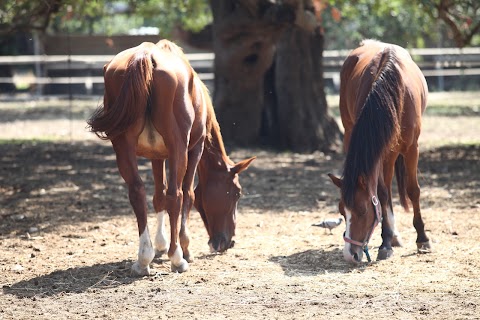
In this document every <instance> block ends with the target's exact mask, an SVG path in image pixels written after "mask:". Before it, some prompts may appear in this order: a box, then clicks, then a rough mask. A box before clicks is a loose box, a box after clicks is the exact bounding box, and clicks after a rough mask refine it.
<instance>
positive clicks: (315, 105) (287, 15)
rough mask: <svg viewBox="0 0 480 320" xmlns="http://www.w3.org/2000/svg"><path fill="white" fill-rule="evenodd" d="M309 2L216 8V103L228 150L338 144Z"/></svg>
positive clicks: (255, 1)
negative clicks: (261, 145) (234, 147)
mask: <svg viewBox="0 0 480 320" xmlns="http://www.w3.org/2000/svg"><path fill="white" fill-rule="evenodd" d="M304 3H308V1H307V0H305V1H302V0H298V1H293V0H291V1H282V2H280V1H279V2H273V1H270V0H236V1H229V0H211V1H210V5H211V8H212V13H213V18H214V21H213V28H212V30H213V49H214V52H215V63H214V72H215V92H214V95H213V102H214V106H215V109H216V113H217V117H218V119H219V122H220V125H221V128H222V135H223V137H224V139H225V141H226V142H227V143H231V144H235V145H239V146H252V145H258V144H259V143H260V142H265V143H267V144H269V145H271V146H276V147H280V148H288V149H291V150H295V151H313V150H329V149H331V148H332V146H335V145H337V144H339V139H338V138H339V137H340V131H339V129H338V126H337V125H336V123H335V121H334V120H333V119H332V118H331V117H329V116H328V113H327V103H326V99H325V93H324V90H323V73H322V52H323V35H322V34H321V33H320V31H319V27H318V26H317V27H316V28H310V29H305V28H304V26H308V25H311V20H312V19H311V17H312V16H313V17H314V15H311V14H310V15H307V14H305V15H303V12H306V11H305V10H304ZM310 13H311V12H310ZM299 15H302V16H301V17H300V16H299ZM315 22H316V21H315ZM299 26H303V27H302V28H300V27H299ZM274 61H275V62H274ZM272 66H273V67H272Z"/></svg>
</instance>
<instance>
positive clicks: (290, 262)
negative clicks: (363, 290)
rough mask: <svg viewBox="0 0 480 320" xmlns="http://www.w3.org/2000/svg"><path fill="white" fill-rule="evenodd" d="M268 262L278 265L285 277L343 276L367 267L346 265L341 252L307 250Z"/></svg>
mask: <svg viewBox="0 0 480 320" xmlns="http://www.w3.org/2000/svg"><path fill="white" fill-rule="evenodd" d="M269 261H270V262H274V263H278V264H279V265H280V266H281V267H282V269H283V272H284V273H285V275H286V276H289V277H294V276H316V275H319V274H327V273H340V274H345V273H349V272H352V271H353V270H355V271H361V272H363V271H364V270H365V268H366V267H367V266H368V264H366V263H362V264H360V265H358V266H353V265H349V264H347V263H346V262H345V261H344V260H343V253H342V250H340V249H338V248H336V249H333V250H324V249H318V250H313V249H310V250H307V251H302V252H297V253H294V254H292V255H289V256H276V257H272V258H270V259H269Z"/></svg>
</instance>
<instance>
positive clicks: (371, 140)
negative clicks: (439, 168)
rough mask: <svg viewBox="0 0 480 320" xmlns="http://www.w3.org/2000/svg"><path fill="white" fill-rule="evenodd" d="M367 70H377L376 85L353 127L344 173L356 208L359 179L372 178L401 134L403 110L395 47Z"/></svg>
mask: <svg viewBox="0 0 480 320" xmlns="http://www.w3.org/2000/svg"><path fill="white" fill-rule="evenodd" d="M379 55H380V56H379V59H374V60H372V62H371V65H370V66H369V67H368V68H369V69H370V70H376V71H374V74H373V75H372V76H373V82H372V86H371V89H370V92H369V93H368V95H367V97H366V99H365V102H364V104H363V107H362V109H361V111H360V114H359V116H358V119H357V121H356V123H355V125H354V127H353V130H352V134H351V138H350V144H349V147H348V151H347V157H346V159H345V166H344V171H343V177H344V183H343V186H342V196H343V199H344V200H345V204H346V205H347V206H353V203H354V195H355V189H356V187H357V181H358V178H359V177H360V176H364V177H367V176H370V175H371V174H372V171H373V169H374V167H375V165H376V163H377V162H378V161H380V160H381V158H382V156H383V154H384V153H385V152H386V151H387V150H389V149H390V148H391V147H392V146H393V145H394V144H395V143H398V137H399V134H400V121H399V117H400V114H401V113H402V110H403V91H402V90H403V89H402V88H403V83H402V77H401V74H400V71H399V70H398V68H397V64H399V63H400V62H399V61H398V58H397V57H396V55H395V52H394V51H393V49H392V48H390V47H386V48H385V50H383V51H382V52H380V53H379Z"/></svg>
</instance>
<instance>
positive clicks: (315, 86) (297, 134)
mask: <svg viewBox="0 0 480 320" xmlns="http://www.w3.org/2000/svg"><path fill="white" fill-rule="evenodd" d="M323 43H324V37H323V34H322V33H321V32H320V28H316V29H315V30H314V31H313V32H307V31H305V30H303V29H301V28H298V27H292V28H289V29H288V30H286V31H285V32H284V33H283V35H282V37H281V39H280V41H279V42H278V43H277V51H276V56H275V62H274V66H273V73H274V76H273V77H271V80H272V81H273V84H271V85H270V86H269V87H270V88H273V89H274V90H273V93H274V94H275V99H274V103H273V104H269V105H267V106H266V108H267V110H268V111H267V112H265V113H264V115H265V116H266V117H267V118H266V119H264V124H265V125H268V128H267V129H266V130H265V129H264V130H263V132H264V134H266V135H267V138H268V141H269V144H273V145H276V146H277V147H279V148H286V149H290V150H295V151H304V152H305V151H307V152H308V151H314V150H322V151H326V150H329V149H337V147H338V146H339V145H340V140H341V134H340V130H339V128H338V125H337V123H336V122H335V120H334V119H333V118H332V117H331V116H330V115H329V114H328V106H327V100H326V97H325V91H324V80H323V63H322V60H323V59H322V57H323ZM267 94H268V92H267ZM269 118H271V119H269Z"/></svg>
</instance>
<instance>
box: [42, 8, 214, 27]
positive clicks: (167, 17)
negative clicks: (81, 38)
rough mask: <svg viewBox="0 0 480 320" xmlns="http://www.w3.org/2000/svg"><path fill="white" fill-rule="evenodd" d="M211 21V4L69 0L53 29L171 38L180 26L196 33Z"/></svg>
mask: <svg viewBox="0 0 480 320" xmlns="http://www.w3.org/2000/svg"><path fill="white" fill-rule="evenodd" d="M211 20H212V17H211V12H210V7H209V3H208V1H207V0H183V1H174V0H129V1H123V2H121V1H119V2H111V1H105V0H98V1H73V0H69V1H65V5H64V6H62V11H61V13H60V14H58V16H57V18H56V19H55V21H54V23H53V24H52V26H51V29H52V30H53V31H59V30H61V29H62V28H66V29H67V30H69V31H70V32H75V33H88V34H108V35H113V34H126V33H128V31H129V30H131V29H134V28H140V27H157V28H159V29H160V34H161V35H162V36H170V35H171V33H172V32H173V31H174V28H175V27H176V26H178V25H181V26H182V27H183V28H185V29H188V30H193V31H196V30H200V29H201V28H203V27H204V26H205V25H206V24H208V23H210V22H211Z"/></svg>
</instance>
